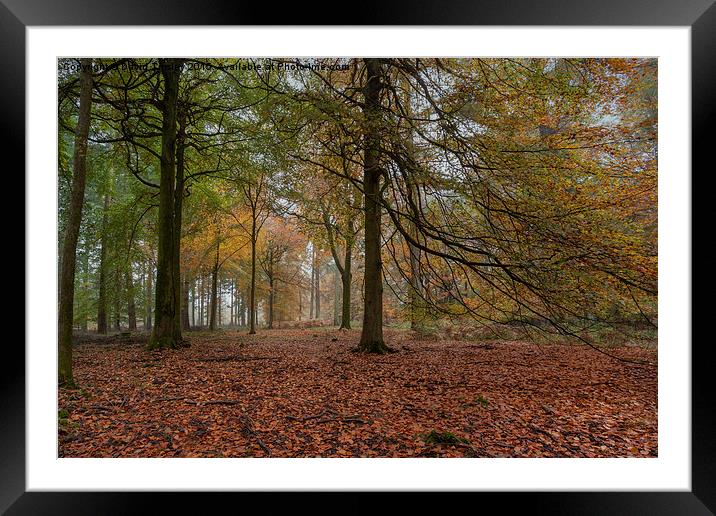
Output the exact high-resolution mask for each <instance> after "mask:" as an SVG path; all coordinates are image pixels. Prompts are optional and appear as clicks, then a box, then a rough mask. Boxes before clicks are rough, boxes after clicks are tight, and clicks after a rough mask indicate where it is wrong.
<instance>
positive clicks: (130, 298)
mask: <svg viewBox="0 0 716 516" xmlns="http://www.w3.org/2000/svg"><path fill="white" fill-rule="evenodd" d="M126 276H127V324H128V327H129V331H137V309H136V305H135V304H134V279H133V278H132V264H131V262H130V263H129V264H128V265H127V272H126Z"/></svg>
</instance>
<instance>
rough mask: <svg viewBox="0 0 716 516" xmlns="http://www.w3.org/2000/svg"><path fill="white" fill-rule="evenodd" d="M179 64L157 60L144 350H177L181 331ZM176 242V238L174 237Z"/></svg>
mask: <svg viewBox="0 0 716 516" xmlns="http://www.w3.org/2000/svg"><path fill="white" fill-rule="evenodd" d="M180 66H181V60H179V59H161V60H160V68H161V73H162V77H163V79H164V96H163V99H162V103H161V108H162V151H161V159H160V181H159V214H158V218H159V220H158V229H159V246H158V255H157V282H156V288H155V291H156V297H155V310H154V313H155V317H156V321H155V325H154V329H153V331H152V336H151V338H150V339H149V343H148V348H149V349H157V348H178V347H179V346H180V343H181V342H180V340H181V335H180V334H179V335H177V329H179V330H180V329H181V328H180V326H179V322H178V321H177V318H178V317H179V298H178V294H179V293H178V292H177V289H176V283H175V274H176V272H175V259H174V253H175V248H176V247H175V246H176V243H175V241H174V238H175V236H174V233H175V208H174V186H175V185H174V181H175V176H176V139H177V100H178V97H179V75H180ZM177 238H178V235H177Z"/></svg>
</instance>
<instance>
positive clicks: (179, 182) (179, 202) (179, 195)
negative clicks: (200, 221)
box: [172, 108, 188, 345]
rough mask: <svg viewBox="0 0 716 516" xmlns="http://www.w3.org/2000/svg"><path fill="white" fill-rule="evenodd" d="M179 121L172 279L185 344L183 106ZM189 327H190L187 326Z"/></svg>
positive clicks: (178, 333) (177, 330)
mask: <svg viewBox="0 0 716 516" xmlns="http://www.w3.org/2000/svg"><path fill="white" fill-rule="evenodd" d="M177 123H178V125H179V128H178V131H177V139H176V172H175V174H176V175H175V183H174V228H173V231H172V239H173V249H172V281H173V283H174V285H173V289H172V290H173V293H174V304H175V306H176V307H177V310H178V311H179V314H178V316H177V317H175V318H174V341H175V342H176V343H177V344H180V345H184V344H186V343H185V342H184V339H183V337H182V330H183V329H184V321H183V317H184V310H185V309H186V305H184V304H183V303H182V301H183V300H184V294H183V292H182V291H183V289H184V285H183V284H182V279H181V277H182V274H181V228H182V209H183V203H184V147H185V144H184V139H185V131H186V115H185V113H184V109H183V108H177ZM187 329H188V328H187Z"/></svg>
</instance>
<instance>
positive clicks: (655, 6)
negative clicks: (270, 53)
mask: <svg viewBox="0 0 716 516" xmlns="http://www.w3.org/2000/svg"><path fill="white" fill-rule="evenodd" d="M713 2H714V0H680V1H679V0H601V1H599V2H595V1H585V0H548V1H542V2H538V1H531V0H516V1H511V2H507V1H505V0H486V1H484V0H481V1H472V2H468V1H451V2H443V1H439V0H429V1H426V2H421V3H419V4H418V3H412V2H409V1H407V0H402V1H400V2H390V3H385V2H373V1H372V0H371V1H367V2H362V3H360V4H359V5H358V6H354V10H355V12H354V13H353V12H351V11H350V10H344V11H343V14H339V11H337V10H336V8H337V7H340V4H326V5H321V4H320V3H311V4H307V3H295V4H281V6H280V7H279V4H271V3H268V2H252V3H250V4H249V3H240V2H226V1H225V2H220V3H219V2H207V1H200V0H192V1H190V0H179V1H174V2H171V1H167V0H155V1H151V0H150V1H147V0H124V1H122V2H119V1H112V0H64V1H62V2H56V1H55V2H53V1H52V0H0V65H1V66H2V71H1V72H0V84H1V86H0V87H1V90H0V91H1V94H0V103H2V114H3V117H2V119H3V120H2V121H3V123H2V138H1V139H0V141H1V142H2V146H3V149H4V151H5V152H4V153H3V156H6V155H7V154H6V153H9V152H10V151H11V150H12V151H13V152H12V153H13V154H14V155H17V156H19V157H20V160H19V163H17V164H16V165H15V166H14V167H13V169H12V170H14V171H15V172H14V173H13V175H14V176H15V177H21V176H20V173H19V172H17V171H19V170H24V166H25V164H24V154H23V153H21V152H17V149H24V148H25V131H24V127H25V109H24V107H25V29H26V27H28V26H43V25H54V26H62V25H72V26H77V25H80V26H81V25H191V26H200V25H295V24H309V25H323V24H326V25H364V24H369V25H447V26H453V25H501V26H507V25H552V26H554V25H572V26H586V25H592V26H594V25H597V26H599V25H601V26H632V25H634V26H690V27H691V37H692V42H691V71H692V91H691V94H692V163H693V165H692V172H691V178H692V181H693V178H694V176H695V174H694V173H693V170H696V169H697V168H699V169H700V168H701V167H704V168H705V170H699V172H700V173H704V175H709V174H708V173H709V172H711V175H713V173H714V172H713V164H712V160H711V159H710V158H709V153H710V151H711V148H712V147H713V141H714V140H713V128H712V127H711V126H712V125H713V124H714V122H716V109H715V105H716V103H715V102H714V100H715V97H716V95H715V94H714V92H716V79H715V78H716V73H715V72H716V6H715V5H714V4H713ZM4 165H5V167H7V164H6V162H5V163H4ZM5 167H3V168H5ZM6 170H8V169H7V168H6ZM5 177H8V176H5ZM699 181H700V184H701V178H700V179H699ZM18 186H19V188H21V189H23V190H24V181H22V182H21V184H20V185H18ZM699 190H700V191H701V192H704V191H705V190H706V189H702V188H701V187H700V189H699ZM699 190H692V191H693V192H694V194H697V192H699ZM701 195H706V194H705V193H704V194H701ZM704 203H705V205H706V206H707V209H708V210H709V212H708V213H707V214H706V215H705V217H704V218H697V217H694V216H692V220H693V224H694V225H695V226H694V228H692V235H698V234H702V235H712V234H713V230H712V229H710V228H709V227H708V226H710V225H711V221H712V220H713V218H712V217H713V215H714V211H713V205H714V203H713V201H711V202H709V200H704ZM699 204H701V203H699ZM692 206H697V203H696V202H695V199H694V197H693V196H692ZM702 220H705V222H699V221H702ZM698 224H703V225H704V226H706V227H705V228H704V227H702V228H701V229H702V230H703V231H700V232H699V231H697V229H696V227H698ZM708 239H709V240H713V238H712V237H711V236H709V238H708ZM18 241H19V240H18ZM692 253H693V248H692ZM693 256H696V255H694V254H692V257H693ZM704 256H706V254H704ZM710 256H713V254H712V253H711V254H710ZM708 260H709V263H707V265H713V262H714V260H713V258H708ZM694 264H695V263H694V260H693V258H692V267H693V265H694ZM660 273H668V271H660ZM30 274H32V271H31V270H27V269H26V270H25V275H26V276H27V275H30ZM692 274H693V272H692ZM699 288H700V289H704V290H705V289H706V288H707V287H706V286H705V285H703V284H702V283H701V282H699ZM27 309H28V310H31V309H32V307H27ZM707 309H708V308H705V307H704V308H700V307H698V306H696V305H695V304H694V309H693V311H692V320H693V321H697V320H699V317H697V316H695V315H696V314H697V313H698V314H700V315H702V316H704V317H707V315H706V312H705V310H707ZM25 316H26V318H27V313H26V314H25ZM706 320H708V319H706ZM26 321H27V319H26ZM682 344H684V345H686V344H689V345H691V352H692V457H691V461H692V462H691V464H692V477H691V480H692V490H691V491H690V492H656V491H654V492H607V493H603V492H580V493H577V492H550V493H544V492H530V493H514V492H509V493H471V494H470V495H469V496H470V497H471V500H465V499H464V498H465V495H462V494H453V495H451V496H450V497H449V500H446V499H445V497H443V499H442V500H441V501H439V502H437V503H440V506H441V511H440V512H441V513H442V512H446V511H449V510H450V509H449V506H451V505H453V504H459V505H463V504H466V503H467V504H468V505H467V506H468V507H472V508H475V509H477V507H478V506H477V505H476V504H479V506H481V507H484V508H487V507H490V506H492V505H486V503H487V502H495V503H497V504H499V505H498V506H500V507H503V508H505V509H507V510H510V509H513V508H515V507H517V506H524V507H525V508H527V507H529V510H530V512H537V513H545V514H582V515H585V514H653V515H659V514H679V515H683V514H713V513H714V511H716V489H715V488H714V486H716V475H715V474H714V473H715V472H716V454H715V453H714V449H715V448H716V439H715V437H714V436H715V435H716V432H714V408H713V402H712V400H711V395H710V392H711V390H712V389H711V388H709V387H711V385H710V383H711V382H709V376H710V375H711V374H712V373H711V368H712V361H711V360H710V359H709V358H710V357H709V352H710V348H711V345H710V342H709V340H708V339H704V340H698V339H695V338H692V342H691V343H682ZM3 345H4V346H5V347H6V350H5V351H4V352H3V353H4V356H5V357H6V358H5V360H7V362H6V366H5V367H4V371H3V372H4V374H2V375H0V389H1V390H0V511H7V514H109V513H111V514H124V513H139V514H142V513H145V512H153V513H155V512H156V511H155V510H154V509H152V508H151V505H150V504H153V503H156V502H158V503H159V504H160V506H161V507H162V510H161V512H162V513H169V512H174V510H177V511H178V512H198V513H200V514H201V513H205V514H211V513H213V512H218V510H217V508H222V509H221V512H222V513H223V512H224V511H228V512H230V513H231V512H244V511H245V510H247V508H248V506H249V505H248V504H249V503H252V504H253V503H258V504H260V505H261V506H263V509H262V510H261V512H262V513H269V514H273V513H274V512H275V513H283V512H284V511H283V510H281V509H279V507H282V506H287V505H288V504H290V505H291V506H292V507H294V508H296V507H298V508H300V507H306V508H308V509H310V510H312V512H315V511H319V512H321V508H325V509H326V510H328V511H330V512H339V513H357V512H364V511H365V512H367V511H370V512H373V511H374V508H375V507H379V506H382V505H383V501H382V499H381V497H382V496H383V495H382V494H379V493H349V494H347V495H345V496H343V497H342V499H341V500H340V501H337V502H328V500H327V499H326V498H325V494H323V493H318V494H317V493H304V494H297V493H290V494H289V493H211V494H209V493H204V494H199V495H198V497H197V496H196V494H193V495H192V496H190V493H146V492H142V493H137V492H133V493H128V492H112V493H72V492H61V493H60V492H51V493H50V492H43V493H40V492H25V367H24V365H25V353H24V350H23V349H22V348H20V347H19V346H18V345H17V344H16V343H15V344H14V347H12V348H11V347H10V343H9V342H5V343H4V344H3ZM319 497H320V498H319ZM237 498H238V499H240V500H237ZM308 498H310V499H311V500H310V501H309V500H308ZM402 498H403V501H402V502H401V503H403V504H404V505H403V508H402V509H401V512H407V511H408V510H415V509H418V508H422V509H425V508H427V507H429V504H427V501H426V499H425V496H424V493H410V494H409V495H403V496H402ZM334 504H338V505H334ZM198 508H201V509H200V510H198Z"/></svg>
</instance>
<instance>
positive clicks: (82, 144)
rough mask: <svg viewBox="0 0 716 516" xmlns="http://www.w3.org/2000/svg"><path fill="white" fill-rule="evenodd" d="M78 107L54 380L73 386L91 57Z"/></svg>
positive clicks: (82, 74) (86, 61)
mask: <svg viewBox="0 0 716 516" xmlns="http://www.w3.org/2000/svg"><path fill="white" fill-rule="evenodd" d="M80 65H81V68H82V69H81V71H80V106H79V115H78V117H77V129H76V130H75V148H74V157H73V162H72V194H71V197H70V212H69V216H68V220H67V228H66V229H65V235H64V242H63V245H62V260H61V271H60V306H59V314H58V333H59V335H58V376H57V379H58V383H59V385H66V386H73V385H74V379H73V377H72V324H73V320H74V296H75V262H76V259H77V240H78V238H79V234H80V224H81V223H82V205H83V204H84V197H85V182H86V178H87V136H88V134H89V124H90V112H91V108H92V60H91V59H81V60H80Z"/></svg>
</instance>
